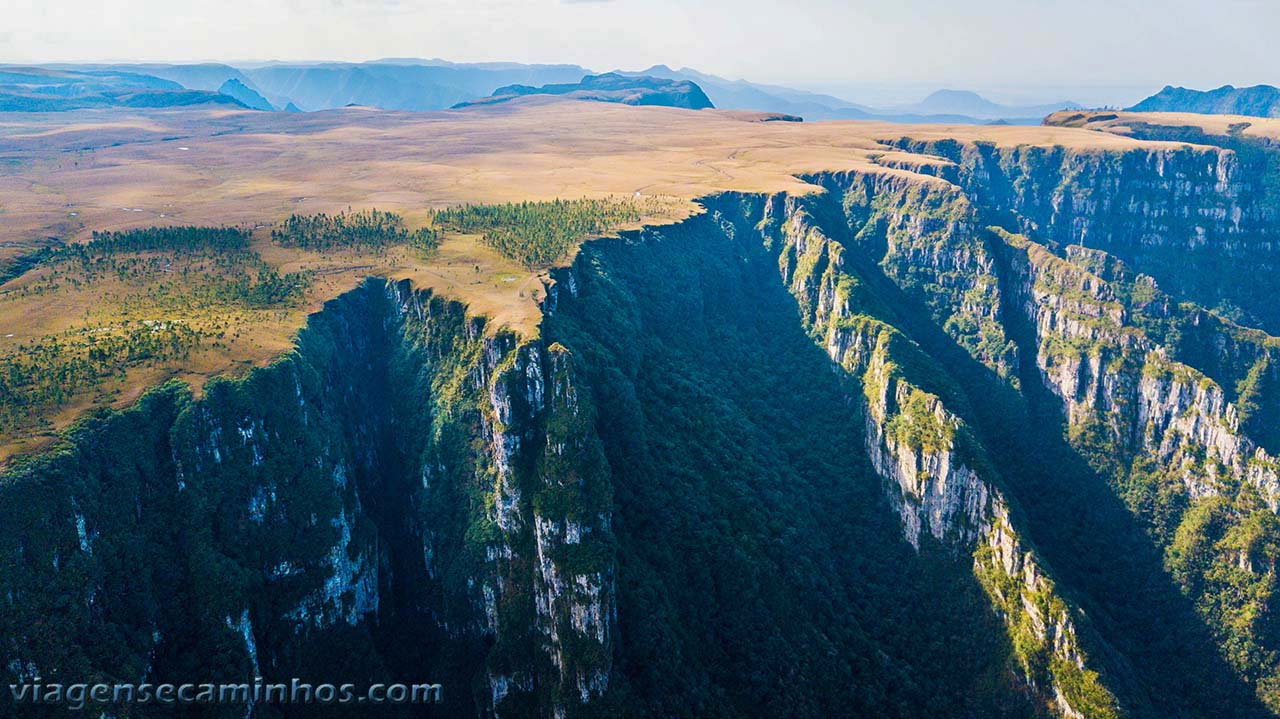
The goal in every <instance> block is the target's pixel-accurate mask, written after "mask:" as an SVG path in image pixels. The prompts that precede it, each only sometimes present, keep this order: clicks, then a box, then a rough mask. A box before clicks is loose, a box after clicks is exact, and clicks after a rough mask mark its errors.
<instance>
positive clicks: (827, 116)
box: [617, 65, 872, 120]
mask: <svg viewBox="0 0 1280 719" xmlns="http://www.w3.org/2000/svg"><path fill="white" fill-rule="evenodd" d="M617 74H619V75H626V76H629V77H660V78H666V79H668V80H688V81H690V82H694V83H697V84H698V86H699V87H701V88H702V89H703V91H705V92H706V94H707V97H708V98H709V99H710V100H711V102H712V103H713V104H715V106H716V107H718V108H720V109H722V110H759V111H761V112H777V113H782V114H787V115H797V116H801V117H804V118H806V119H810V120H837V119H840V120H848V119H862V118H863V117H870V116H871V114H872V112H871V110H870V108H866V107H863V106H861V105H857V104H854V103H852V102H849V101H847V100H842V99H840V98H838V97H832V96H831V95H820V94H818V93H813V92H805V91H803V90H793V89H791V88H787V87H779V86H776V85H761V84H758V83H753V82H747V81H746V80H727V79H725V78H723V77H717V76H716V75H708V74H706V73H703V72H698V71H697V70H694V69H692V68H687V67H686V68H682V69H680V70H673V69H671V68H670V67H667V66H666V65H654V66H653V67H650V68H648V69H646V70H641V71H639V72H622V71H618V73H617Z"/></svg>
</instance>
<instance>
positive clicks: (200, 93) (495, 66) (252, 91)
mask: <svg viewBox="0 0 1280 719" xmlns="http://www.w3.org/2000/svg"><path fill="white" fill-rule="evenodd" d="M609 74H610V75H617V76H627V77H648V78H659V79H663V80H669V81H674V82H688V83H693V84H694V85H696V86H697V88H698V89H699V91H700V92H703V93H705V95H706V97H707V99H708V101H709V102H710V103H712V104H713V105H714V106H715V107H718V108H722V109H730V110H757V111H762V112H772V113H780V114H783V115H793V116H797V117H803V118H805V119H807V120H879V121H888V122H937V123H972V124H982V123H987V122H993V121H999V122H1005V123H1011V124H1038V123H1039V122H1040V120H1041V119H1042V118H1043V117H1044V116H1045V115H1047V114H1049V113H1050V112H1053V111H1055V110H1062V109H1075V108H1078V107H1079V106H1078V105H1076V104H1075V103H1072V102H1060V103H1056V104H1051V105H1043V106H1012V105H1001V104H998V103H995V102H991V101H989V100H987V99H985V98H982V97H980V96H979V95H977V94H975V93H972V92H965V91H956V90H941V91H938V92H936V93H934V94H933V95H930V96H929V97H927V98H925V99H924V100H923V101H921V102H919V103H915V104H911V105H902V106H895V107H888V108H876V107H870V106H867V105H863V104H858V103H855V102H850V101H848V100H845V99H842V98H839V97H835V96H832V95H826V94H821V93H815V92H808V91H804V90H796V89H793V88H788V87H783V86H779V85H769V84H761V83H753V82H748V81H746V80H729V79H726V78H723V77H719V76H716V75H711V74H707V73H703V72H699V71H697V70H694V69H691V68H681V69H679V70H675V69H672V68H670V67H668V66H666V65H655V66H653V67H650V68H647V69H644V70H641V71H638V72H628V71H621V70H618V71H615V72H614V73H609ZM593 76H596V75H595V74H594V73H592V71H591V70H589V69H587V68H584V67H580V66H577V65H523V64H519V63H494V62H490V63H452V62H448V61H445V60H439V59H434V60H421V59H411V58H390V59H384V60H376V61H371V62H364V63H338V62H325V63H297V62H290V63H276V62H273V63H262V64H243V65H240V66H232V65H227V64H220V63H198V64H179V65H169V64H154V63H152V64H129V65H58V66H50V67H14V68H9V69H8V70H7V71H5V72H4V74H0V93H3V95H4V97H5V98H6V100H3V101H0V102H3V104H0V109H2V110H9V111H14V110H28V111H48V110H69V109H77V108H82V107H106V106H111V105H133V106H139V105H138V103H150V104H149V105H146V106H178V105H190V104H208V103H216V104H224V105H227V106H231V107H240V106H243V107H247V108H250V109H257V110H268V109H287V108H289V107H292V108H294V109H297V110H303V111H315V110H326V109H333V108H340V107H346V106H348V105H363V106H370V107H379V108H384V109H389V110H408V111H429V110H443V109H446V108H450V107H453V106H455V105H459V104H464V103H474V102H475V101H477V100H485V102H491V100H487V99H486V98H489V97H491V96H493V95H494V94H495V91H496V90H499V89H502V88H512V87H517V86H520V87H543V86H548V85H551V86H562V85H575V84H578V83H581V82H582V81H583V80H584V78H587V77H593ZM49 77H61V78H63V79H62V80H59V81H58V82H56V83H50V82H49V81H48V80H47V78H49ZM50 85H53V86H54V87H56V88H57V89H56V90H55V89H54V88H53V87H50ZM138 85H143V86H145V87H146V88H147V90H148V92H150V93H156V94H150V95H147V96H146V97H142V98H138V97H133V95H134V94H136V92H137V91H138V90H137V86H138ZM35 86H43V90H42V91H40V92H34V93H33V92H32V89H31V88H32V87H35ZM108 87H109V88H111V91H110V92H106V93H105V94H104V91H105V88H108ZM126 90H128V91H127V92H126ZM179 91H182V92H179ZM59 96H72V97H74V98H76V99H75V100H72V101H68V100H66V99H54V98H56V97H59ZM597 99H599V98H597Z"/></svg>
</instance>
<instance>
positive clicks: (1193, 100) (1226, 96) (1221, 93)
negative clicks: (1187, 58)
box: [1129, 85, 1280, 117]
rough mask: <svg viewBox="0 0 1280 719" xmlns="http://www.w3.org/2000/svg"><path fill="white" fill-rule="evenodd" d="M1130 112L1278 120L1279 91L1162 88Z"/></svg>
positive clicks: (1263, 88)
mask: <svg viewBox="0 0 1280 719" xmlns="http://www.w3.org/2000/svg"><path fill="white" fill-rule="evenodd" d="M1129 110H1131V111H1133V112H1198V113H1203V114H1208V115H1254V116H1257V117H1280V88H1276V87H1273V86H1271V85H1254V86H1253V87H1233V86H1231V85H1223V86H1222V87H1219V88H1217V89H1216V90H1190V89H1188V88H1185V87H1173V86H1172V85H1166V86H1165V88H1164V89H1163V90H1161V91H1160V92H1157V93H1156V94H1154V95H1152V96H1151V97H1148V98H1147V99H1145V100H1143V101H1142V102H1139V103H1138V104H1136V105H1134V106H1133V107H1131V108H1129Z"/></svg>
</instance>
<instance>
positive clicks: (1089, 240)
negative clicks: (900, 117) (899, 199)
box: [893, 127, 1280, 333]
mask: <svg viewBox="0 0 1280 719" xmlns="http://www.w3.org/2000/svg"><path fill="white" fill-rule="evenodd" d="M1135 134H1136V135H1137V136H1139V137H1146V138H1149V139H1154V140H1164V141H1167V142H1168V144H1167V145H1165V146H1163V147H1160V148H1150V147H1143V148H1134V149H1131V150H1126V151H1098V150H1075V149H1069V148H1061V147H1054V148H1048V147H1036V146H1023V145H1019V146H1012V147H1010V146H1001V147H998V146H996V145H994V144H991V143H982V142H973V143H962V142H956V141H940V142H919V141H913V140H911V139H909V138H902V139H899V140H897V141H895V142H894V143H893V144H894V145H895V146H898V147H900V148H902V149H906V150H910V151H912V152H921V153H925V154H930V155H936V156H938V157H941V158H944V159H946V160H948V161H950V162H951V163H953V165H952V166H951V167H949V168H945V169H944V170H943V174H944V175H945V176H947V177H948V179H951V180H952V181H954V182H955V183H956V184H958V185H959V186H961V187H962V188H963V189H964V191H965V194H966V195H967V196H968V197H970V198H971V199H972V200H973V202H974V203H975V204H976V205H978V206H980V207H981V208H982V211H983V213H984V215H985V217H986V219H987V221H989V222H993V223H998V224H1005V225H1006V226H1007V229H1010V230H1013V231H1021V232H1024V233H1026V234H1028V235H1032V236H1034V237H1036V238H1038V239H1039V240H1041V241H1044V242H1051V243H1057V244H1061V245H1064V246H1065V245H1081V246H1085V247H1090V248H1095V249H1101V250H1105V251H1107V252H1109V253H1111V254H1113V255H1115V256H1116V257H1118V258H1120V259H1121V260H1124V261H1126V262H1129V263H1131V264H1133V265H1134V266H1136V267H1140V268H1141V270H1142V271H1143V272H1145V273H1148V274H1149V275H1151V276H1152V277H1154V278H1155V279H1156V280H1157V281H1158V282H1159V283H1160V285H1161V286H1162V287H1164V288H1165V289H1167V290H1170V291H1174V292H1175V293H1177V294H1179V295H1181V296H1183V297H1185V298H1186V299H1189V300H1192V301H1195V302H1198V303H1200V304H1201V305H1203V306H1205V307H1208V308H1211V309H1217V310H1220V311H1222V312H1224V313H1226V314H1228V315H1230V316H1233V317H1237V318H1239V319H1243V320H1246V321H1248V322H1250V323H1256V324H1259V325H1260V326H1261V327H1263V328H1265V329H1268V330H1269V331H1271V332H1273V333H1274V332H1277V331H1280V314H1277V312H1276V310H1275V304H1274V303H1273V302H1270V300H1269V298H1271V297H1273V296H1274V294H1275V291H1276V289H1277V285H1276V284H1275V283H1274V281H1273V280H1272V279H1271V278H1272V277H1274V276H1275V270H1276V269H1277V268H1280V230H1277V227H1280V184H1277V182H1276V179H1275V178H1276V176H1277V175H1276V167H1280V164H1278V161H1277V153H1276V152H1275V151H1274V150H1273V149H1266V148H1264V147H1260V146H1258V145H1257V144H1256V143H1253V142H1248V141H1243V140H1238V139H1232V138H1220V139H1215V138H1211V137H1208V136H1206V135H1204V134H1187V133H1173V132H1170V131H1160V129H1159V128H1142V127H1139V128H1137V132H1136V133H1135ZM1175 141H1176V143H1175ZM1192 143H1195V144H1192ZM1215 145H1221V146H1215ZM1241 276H1250V277H1251V278H1252V281H1251V282H1248V283H1243V282H1239V281H1238V280H1239V278H1240V277H1241Z"/></svg>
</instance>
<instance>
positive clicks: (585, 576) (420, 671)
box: [0, 280, 614, 716]
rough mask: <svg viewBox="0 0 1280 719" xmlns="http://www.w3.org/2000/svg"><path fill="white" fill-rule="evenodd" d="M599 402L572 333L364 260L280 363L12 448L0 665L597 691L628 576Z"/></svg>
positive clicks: (533, 704) (510, 711) (466, 701)
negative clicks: (622, 571)
mask: <svg viewBox="0 0 1280 719" xmlns="http://www.w3.org/2000/svg"><path fill="white" fill-rule="evenodd" d="M590 416H591V409H590V404H589V402H587V401H586V400H584V399H583V398H581V397H580V396H579V393H578V390H577V389H576V387H575V380H574V379H573V369H572V366H571V361H570V359H569V357H568V355H567V352H566V350H564V348H562V347H555V346H547V345H544V344H542V343H538V342H522V341H520V340H518V339H517V338H516V337H515V336H514V335H512V334H509V333H506V332H503V331H497V332H486V329H485V327H484V321H483V320H482V319H478V318H472V317H468V316H467V315H466V312H465V309H464V308H463V307H462V306H461V305H459V304H457V303H455V302H449V301H445V300H442V299H440V298H438V297H433V296H431V295H430V294H429V293H424V292H419V291H415V290H413V289H412V288H411V287H409V286H408V285H407V284H404V283H386V282H383V281H380V280H370V281H369V282H368V283H366V284H365V285H364V286H363V287H362V288H360V289H358V290H355V291H352V292H351V293H349V294H347V295H344V296H343V297H342V298H340V299H338V300H335V301H333V302H331V303H330V304H329V305H328V306H326V308H325V310H324V311H323V312H321V313H319V314H317V315H315V316H314V317H313V318H312V319H311V321H310V323H309V324H308V326H307V328H306V329H305V330H303V331H302V332H301V333H300V335H299V337H298V344H297V349H296V350H295V351H294V352H293V353H291V354H290V355H289V356H287V357H285V358H282V359H281V360H279V361H278V362H276V363H275V364H273V365H271V366H270V367H267V368H265V369H261V370H257V371H254V372H252V373H250V374H249V375H248V376H247V377H246V378H244V379H242V380H229V381H220V382H217V383H214V384H212V385H210V386H209V387H208V388H207V389H206V392H205V395H204V397H203V398H201V399H199V400H193V399H192V398H191V396H190V394H189V393H188V392H187V391H186V390H185V389H183V388H182V387H180V386H177V385H168V386H165V387H162V388H160V389H157V390H155V391H153V392H152V393H150V394H148V395H147V397H146V398H145V399H144V400H142V401H141V402H140V403H139V404H138V405H137V406H136V407H134V408H131V409H129V410H127V411H123V412H119V413H113V414H106V415H104V416H102V417H99V418H95V419H92V420H90V421H88V422H86V423H84V424H83V425H82V426H80V427H79V428H77V429H76V430H75V431H74V432H72V433H71V434H70V435H69V436H68V437H67V438H66V440H65V441H64V442H63V444H62V446H60V447H59V448H58V449H56V450H55V451H53V452H51V453H50V454H48V455H46V456H42V457H37V458H36V459H34V460H32V461H30V462H28V463H27V464H25V465H23V466H20V467H18V468H15V469H13V470H11V471H10V473H9V474H8V476H7V477H6V481H5V484H4V486H3V487H2V488H0V501H2V502H3V506H4V511H5V516H6V517H7V518H8V521H7V522H6V523H5V525H4V531H3V532H0V534H2V535H3V539H0V541H2V542H3V556H4V561H5V565H4V571H3V572H2V573H0V576H3V580H2V581H3V582H4V587H5V592H4V601H5V602H6V611H5V612H4V613H3V614H4V620H3V621H4V627H3V635H4V636H5V638H6V641H7V645H6V647H5V653H6V654H7V655H8V656H7V658H6V663H7V664H8V666H9V669H10V671H11V672H14V673H15V674H16V676H18V677H25V678H27V679H28V680H30V679H33V678H34V677H36V676H40V677H42V678H43V679H44V681H48V682H52V681H71V680H72V679H70V678H74V677H83V678H86V679H99V680H106V681H121V682H124V681H133V682H143V681H151V682H155V681H177V680H181V681H195V680H197V679H198V681H201V682H204V681H209V682H222V681H228V682H229V681H237V682H239V681H251V680H252V678H253V677H254V676H261V677H263V678H264V680H265V681H267V682H271V681H284V682H285V683H287V682H288V681H289V680H290V679H291V678H292V677H299V678H301V679H302V680H303V681H311V682H316V683H323V682H326V681H335V680H337V679H341V681H350V682H353V683H356V682H372V681H384V682H390V681H405V682H409V681H414V682H421V681H424V680H430V681H431V682H432V683H435V682H439V683H442V684H444V685H445V686H449V687H451V689H450V690H449V691H445V692H444V701H445V707H444V708H443V710H446V711H452V712H457V713H470V712H472V711H474V709H475V707H487V708H489V709H494V708H497V709H501V710H502V711H503V713H504V715H511V716H519V715H521V714H524V715H538V714H546V715H551V714H556V713H560V714H563V713H565V712H566V711H568V707H571V706H572V707H577V706H580V705H583V704H586V703H589V702H591V701H593V700H598V699H599V697H600V696H601V695H602V694H603V693H605V691H606V690H607V689H608V685H609V678H610V671H609V657H610V651H609V647H610V645H611V642H612V641H613V639H612V633H611V625H612V617H613V611H614V610H613V606H614V605H613V602H614V597H613V591H614V590H613V584H612V575H611V567H612V564H611V552H612V548H611V539H610V533H609V531H610V530H609V522H610V510H609V501H608V496H609V495H608V491H609V490H608V482H609V478H608V473H607V468H604V467H602V465H601V462H600V461H599V458H598V454H599V450H598V448H596V446H595V445H594V444H593V442H594V440H593V438H592V437H591V436H590V435H589V434H587V435H582V434H580V432H582V431H584V430H585V429H589V426H590V420H589V418H590ZM592 647H596V648H595V649H594V650H592V651H588V650H590V649H591V648H592ZM326 677H327V678H326ZM228 711H232V712H233V713H234V712H236V711H238V712H240V713H243V711H244V709H243V707H240V708H238V709H234V710H233V708H230V707H229V708H228ZM263 711H272V710H268V709H265V708H264V709H263Z"/></svg>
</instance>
